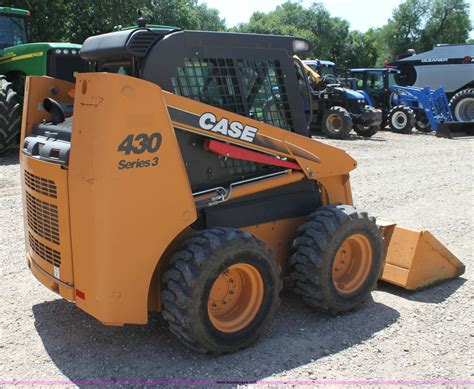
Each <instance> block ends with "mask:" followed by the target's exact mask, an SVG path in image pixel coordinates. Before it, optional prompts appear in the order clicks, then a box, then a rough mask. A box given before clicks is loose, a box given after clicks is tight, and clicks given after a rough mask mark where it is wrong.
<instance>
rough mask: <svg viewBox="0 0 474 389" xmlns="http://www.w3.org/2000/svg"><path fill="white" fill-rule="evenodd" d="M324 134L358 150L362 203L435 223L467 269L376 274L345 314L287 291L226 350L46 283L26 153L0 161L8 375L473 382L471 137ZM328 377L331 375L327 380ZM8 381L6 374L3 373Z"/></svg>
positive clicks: (384, 214)
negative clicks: (187, 340) (31, 219)
mask: <svg viewBox="0 0 474 389" xmlns="http://www.w3.org/2000/svg"><path fill="white" fill-rule="evenodd" d="M323 141H324V142H327V143H330V144H334V145H337V146H341V147H343V148H345V149H346V150H347V151H348V152H349V153H350V154H351V155H352V156H353V157H355V159H356V160H357V161H358V163H359V166H358V169H357V170H356V171H355V172H354V173H353V175H352V186H353V194H354V199H355V204H356V205H357V206H358V207H359V208H361V209H364V210H367V211H368V212H369V213H370V214H372V215H374V216H376V217H378V218H382V219H384V220H393V221H396V222H398V223H399V224H401V225H404V226H407V227H411V228H426V229H429V230H430V231H432V232H433V233H434V234H435V235H436V236H437V237H438V238H439V239H440V240H442V241H443V242H444V243H445V244H446V245H447V246H448V248H449V249H450V250H452V251H453V252H454V253H455V254H456V255H457V256H458V257H459V258H460V259H461V260H462V261H463V262H464V263H465V264H466V273H465V275H464V276H463V277H462V278H460V279H457V280H453V281H450V282H447V283H444V284H442V285H439V286H436V287H433V288H431V289H428V290H425V291H421V292H417V293H408V292H405V291H403V290H400V289H397V288H395V287H392V286H389V285H380V286H379V289H378V290H377V291H375V292H374V293H373V301H370V302H367V303H366V304H365V305H364V306H363V307H362V308H361V309H359V310H357V311H356V312H352V313H349V314H346V315H343V316H340V317H336V318H335V317H330V316H327V315H324V314H321V313H318V312H314V311H312V310H311V309H310V308H308V307H306V306H305V305H303V304H302V303H301V302H300V301H299V300H298V299H297V298H296V297H295V296H293V295H291V294H290V293H288V292H284V293H283V296H282V298H283V301H282V306H281V307H280V309H279V312H278V315H277V317H276V320H275V321H274V323H273V325H272V326H271V328H270V330H269V331H268V332H267V334H266V336H264V337H263V338H262V339H261V340H260V341H259V342H258V343H257V344H256V345H255V346H253V347H251V348H249V349H247V350H243V351H241V352H238V353H235V354H232V355H226V356H223V357H219V358H216V357H208V356H202V355H197V354H194V353H193V352H191V351H188V350H187V349H186V348H185V347H183V346H181V344H179V343H178V342H177V341H175V338H174V337H173V336H172V334H171V333H170V332H169V331H168V329H167V327H166V323H165V322H164V320H163V319H162V318H161V317H160V316H159V315H155V316H152V317H151V319H150V322H149V324H148V325H147V326H125V327H123V328H109V327H105V326H103V325H101V324H100V323H98V322H97V321H96V320H94V319H92V318H91V317H89V316H87V315H86V314H85V313H83V312H82V311H80V310H79V309H76V308H75V307H74V305H73V304H70V303H68V302H66V301H64V300H62V299H58V297H57V296H56V295H55V294H54V293H52V292H50V291H48V290H47V289H46V288H44V287H43V286H42V285H40V284H39V283H38V282H37V281H36V280H35V279H34V278H33V276H32V275H31V274H30V272H29V270H28V269H27V267H26V265H25V258H24V240H23V224H22V223H23V222H22V210H21V197H20V178H19V165H18V158H17V156H16V154H15V153H13V154H11V155H9V156H7V157H3V158H2V159H1V160H0V277H1V280H0V288H1V295H0V331H1V332H0V337H1V339H0V381H3V382H4V383H5V381H10V380H59V381H63V380H66V381H67V380H71V381H81V380H114V379H117V380H143V379H152V380H191V379H197V380H237V381H242V380H245V381H247V380H277V381H283V380H289V381H294V380H299V381H300V382H301V383H303V381H305V382H306V383H308V381H309V380H470V381H471V382H472V383H473V384H474V375H473V374H474V373H473V372H474V364H473V361H474V356H473V347H472V346H473V344H474V325H473V320H474V309H473V301H474V287H473V285H474V283H473V268H474V263H473V256H472V252H473V249H474V247H473V246H474V244H473V242H474V232H473V231H474V204H473V202H474V190H473V189H474V188H473V185H474V184H473V182H474V169H473V165H474V141H473V140H472V139H458V140H446V139H437V138H435V137H434V136H432V135H426V134H413V135H411V136H407V135H398V134H392V133H389V132H380V133H378V134H376V135H375V136H374V137H373V138H372V139H370V140H363V139H361V138H358V137H354V138H353V139H352V140H349V141H329V140H323ZM328 382H329V381H328ZM0 384H1V382H0Z"/></svg>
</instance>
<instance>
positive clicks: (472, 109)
mask: <svg viewBox="0 0 474 389" xmlns="http://www.w3.org/2000/svg"><path fill="white" fill-rule="evenodd" d="M454 115H455V116H456V119H457V120H459V121H461V122H470V121H471V120H474V97H468V98H465V99H462V100H461V101H460V102H459V103H457V104H456V108H455V110H454Z"/></svg>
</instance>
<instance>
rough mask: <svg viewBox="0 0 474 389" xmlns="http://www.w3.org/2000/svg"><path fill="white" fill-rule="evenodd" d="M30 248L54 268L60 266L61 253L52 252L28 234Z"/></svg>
mask: <svg viewBox="0 0 474 389" xmlns="http://www.w3.org/2000/svg"><path fill="white" fill-rule="evenodd" d="M28 237H29V242H30V246H31V248H32V249H33V251H34V252H35V254H36V255H38V256H39V257H40V258H41V259H43V260H45V261H46V262H48V263H50V264H51V265H54V266H60V265H61V253H60V252H59V251H56V250H53V249H52V248H51V247H48V246H45V245H44V244H43V243H41V242H39V241H38V240H37V239H35V237H34V236H33V235H31V234H28Z"/></svg>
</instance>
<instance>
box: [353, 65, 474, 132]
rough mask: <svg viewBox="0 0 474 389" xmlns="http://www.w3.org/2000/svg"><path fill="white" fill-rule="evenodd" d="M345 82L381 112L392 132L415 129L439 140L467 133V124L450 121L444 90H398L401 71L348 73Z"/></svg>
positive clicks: (415, 88) (427, 88) (378, 70)
mask: <svg viewBox="0 0 474 389" xmlns="http://www.w3.org/2000/svg"><path fill="white" fill-rule="evenodd" d="M350 75H351V78H348V79H347V81H348V82H351V83H352V85H353V86H352V87H353V88H354V89H357V90H358V91H359V92H361V93H363V94H364V95H365V96H366V99H367V100H368V101H369V102H370V104H371V105H373V106H375V107H377V108H380V109H382V111H383V116H384V120H383V126H385V125H386V124H387V123H388V125H389V126H390V128H391V129H392V131H395V132H400V133H404V134H408V133H411V131H412V128H413V127H415V128H416V129H417V130H418V131H421V132H431V131H435V132H436V134H437V135H438V136H447V137H452V135H453V134H454V133H455V132H457V131H459V130H461V131H468V129H466V128H465V127H466V123H459V122H455V121H454V120H453V115H452V112H451V109H450V107H449V104H448V100H447V98H446V94H445V91H444V88H442V87H440V88H437V89H436V90H432V89H430V88H429V87H424V88H419V87H410V86H400V85H398V84H397V82H398V80H400V79H401V78H402V76H401V74H400V71H399V70H397V69H393V68H390V67H385V68H369V69H351V70H350Z"/></svg>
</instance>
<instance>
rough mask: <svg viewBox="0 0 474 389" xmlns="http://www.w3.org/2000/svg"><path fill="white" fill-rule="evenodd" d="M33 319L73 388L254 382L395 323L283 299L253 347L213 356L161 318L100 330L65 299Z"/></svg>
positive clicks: (378, 312)
mask: <svg viewBox="0 0 474 389" xmlns="http://www.w3.org/2000/svg"><path fill="white" fill-rule="evenodd" d="M33 314H34V318H35V326H36V329H37V331H38V334H39V335H40V337H41V339H42V341H43V344H44V347H45V349H46V351H47V353H48V354H49V356H50V357H51V359H52V361H53V363H55V364H56V366H57V367H58V369H59V370H60V371H61V372H62V373H63V374H64V375H65V376H66V377H68V378H69V379H70V380H71V381H74V382H76V384H77V385H79V386H82V384H81V382H80V381H81V380H118V381H120V380H135V381H136V380H219V381H221V380H224V381H254V380H259V379H263V378H266V377H269V376H271V375H272V374H278V373H281V372H283V371H285V370H290V369H294V368H297V367H299V366H302V365H305V364H307V363H309V362H311V361H314V360H317V359H319V358H323V357H325V356H327V355H331V354H335V353H338V352H340V351H342V350H345V349H348V348H350V347H351V346H353V345H356V344H359V343H362V342H364V341H366V340H367V339H369V338H370V337H372V336H373V335H374V334H375V333H376V332H378V331H381V330H382V329H384V328H386V327H388V326H390V325H391V324H393V323H394V322H396V321H397V319H398V317H399V313H398V311H396V310H394V309H392V308H389V307H387V306H385V305H383V304H379V303H375V302H373V301H370V302H367V303H366V304H364V305H363V306H362V307H360V309H358V310H357V311H355V312H351V313H348V314H345V315H342V316H340V317H331V316H328V315H324V314H321V313H318V312H315V311H313V310H311V309H310V308H308V307H306V306H305V305H303V304H302V303H301V302H300V301H299V300H298V299H297V298H296V297H295V296H293V295H290V294H288V293H284V294H283V298H282V305H281V307H280V309H279V312H278V314H277V317H276V318H275V321H274V322H273V324H272V326H271V328H270V330H269V331H267V333H266V334H265V336H263V337H262V339H260V341H259V342H258V343H257V344H256V345H254V346H252V347H250V348H248V349H246V350H242V351H240V352H237V353H234V354H230V355H224V356H221V357H212V356H207V355H200V354H197V353H195V352H193V351H190V350H188V349H187V348H186V347H184V346H182V345H181V344H180V343H179V342H178V341H177V340H176V339H175V337H174V335H173V334H172V333H171V332H170V331H169V330H168V328H167V325H166V322H165V321H164V320H163V319H162V318H161V316H160V315H152V316H151V317H150V322H149V323H148V325H145V326H135V325H133V326H132V325H128V326H124V327H106V326H104V325H102V324H101V323H99V322H98V321H96V320H95V319H93V318H92V317H90V316H88V315H86V314H85V313H84V312H82V311H81V310H79V309H78V308H76V307H75V306H74V305H73V304H71V303H68V302H66V301H65V300H55V301H50V302H45V303H42V304H38V305H35V306H34V307H33ZM314 374H317V372H314ZM302 378H305V377H302ZM306 378H310V377H306ZM312 378H315V377H312ZM318 378H323V377H318ZM84 386H85V385H84Z"/></svg>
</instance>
